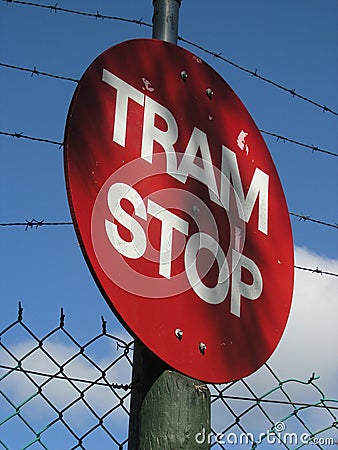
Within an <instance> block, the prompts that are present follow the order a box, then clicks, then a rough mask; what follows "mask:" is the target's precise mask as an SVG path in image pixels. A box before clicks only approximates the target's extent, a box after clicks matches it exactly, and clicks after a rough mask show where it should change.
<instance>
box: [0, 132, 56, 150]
mask: <svg viewBox="0 0 338 450" xmlns="http://www.w3.org/2000/svg"><path fill="white" fill-rule="evenodd" d="M0 134H1V135H3V136H11V137H13V138H17V139H28V140H29V141H38V142H45V143H47V144H54V145H58V146H59V148H61V147H62V146H63V142H58V141H53V140H51V139H44V138H39V137H34V136H27V135H26V134H23V133H22V132H20V133H17V132H15V133H8V132H7V131H0Z"/></svg>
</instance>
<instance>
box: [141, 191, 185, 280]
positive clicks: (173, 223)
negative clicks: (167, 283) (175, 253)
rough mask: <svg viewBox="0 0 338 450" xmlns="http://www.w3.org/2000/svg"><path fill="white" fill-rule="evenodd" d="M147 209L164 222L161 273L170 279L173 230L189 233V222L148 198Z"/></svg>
mask: <svg viewBox="0 0 338 450" xmlns="http://www.w3.org/2000/svg"><path fill="white" fill-rule="evenodd" d="M147 211H148V212H149V214H151V215H152V216H154V217H156V218H157V219H159V220H160V221H161V222H162V228H161V244H160V268H159V274H160V275H162V276H163V277H166V278H168V279H170V275H171V260H172V258H171V255H172V248H173V230H178V231H180V232H181V233H183V234H185V235H187V234H188V227H189V223H188V222H187V221H186V220H183V219H181V218H180V217H178V216H177V215H176V214H173V213H172V212H170V211H168V210H167V209H165V208H163V206H160V205H158V204H157V203H155V202H153V201H152V200H148V208H147Z"/></svg>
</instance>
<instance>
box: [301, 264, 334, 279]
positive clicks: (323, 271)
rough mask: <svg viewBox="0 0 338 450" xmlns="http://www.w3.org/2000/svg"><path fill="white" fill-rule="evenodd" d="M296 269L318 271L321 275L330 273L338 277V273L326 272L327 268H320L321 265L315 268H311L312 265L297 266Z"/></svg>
mask: <svg viewBox="0 0 338 450" xmlns="http://www.w3.org/2000/svg"><path fill="white" fill-rule="evenodd" d="M295 269H299V270H306V271H308V272H311V273H318V274H320V275H330V276H332V277H338V273H334V272H326V271H325V270H322V269H319V267H316V268H315V269H311V268H310V267H302V266H295Z"/></svg>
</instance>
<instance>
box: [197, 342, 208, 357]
mask: <svg viewBox="0 0 338 450" xmlns="http://www.w3.org/2000/svg"><path fill="white" fill-rule="evenodd" d="M198 348H199V351H200V352H201V353H202V355H204V353H205V351H206V349H207V346H206V345H205V344H204V342H200V343H199V345H198Z"/></svg>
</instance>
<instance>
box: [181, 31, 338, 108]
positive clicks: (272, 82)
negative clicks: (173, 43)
mask: <svg viewBox="0 0 338 450" xmlns="http://www.w3.org/2000/svg"><path fill="white" fill-rule="evenodd" d="M178 39H179V40H181V41H182V42H185V43H186V44H189V45H191V46H192V47H195V48H198V49H199V50H201V51H202V52H204V53H206V54H208V55H211V56H213V57H214V58H218V59H220V60H221V61H223V62H226V63H227V64H230V65H231V66H233V67H236V69H239V70H241V71H242V72H246V73H248V74H250V75H252V76H253V77H256V78H258V79H259V80H261V81H264V82H265V83H268V84H271V85H272V86H274V87H276V88H278V89H281V90H282V91H284V92H288V93H289V94H291V95H292V97H297V98H299V99H301V100H304V101H305V102H308V103H310V104H312V105H313V106H316V107H318V108H320V109H321V110H323V111H324V112H329V113H331V114H333V115H335V116H338V113H337V112H336V111H334V110H332V109H331V108H328V107H327V106H326V105H322V104H320V103H317V102H315V101H313V100H311V99H310V98H308V97H305V96H304V95H301V94H298V93H297V92H296V90H295V89H289V88H287V87H285V86H283V85H281V84H279V83H276V82H275V81H272V80H270V79H268V78H266V77H263V76H262V75H259V74H258V72H257V69H256V70H255V71H252V70H250V69H246V68H245V67H243V66H240V65H239V64H236V63H234V62H233V61H230V60H229V59H227V58H224V57H223V56H222V52H219V53H217V52H214V51H211V50H208V49H207V48H204V47H203V46H201V45H199V44H196V43H194V42H191V41H188V40H187V39H185V38H182V37H178Z"/></svg>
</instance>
